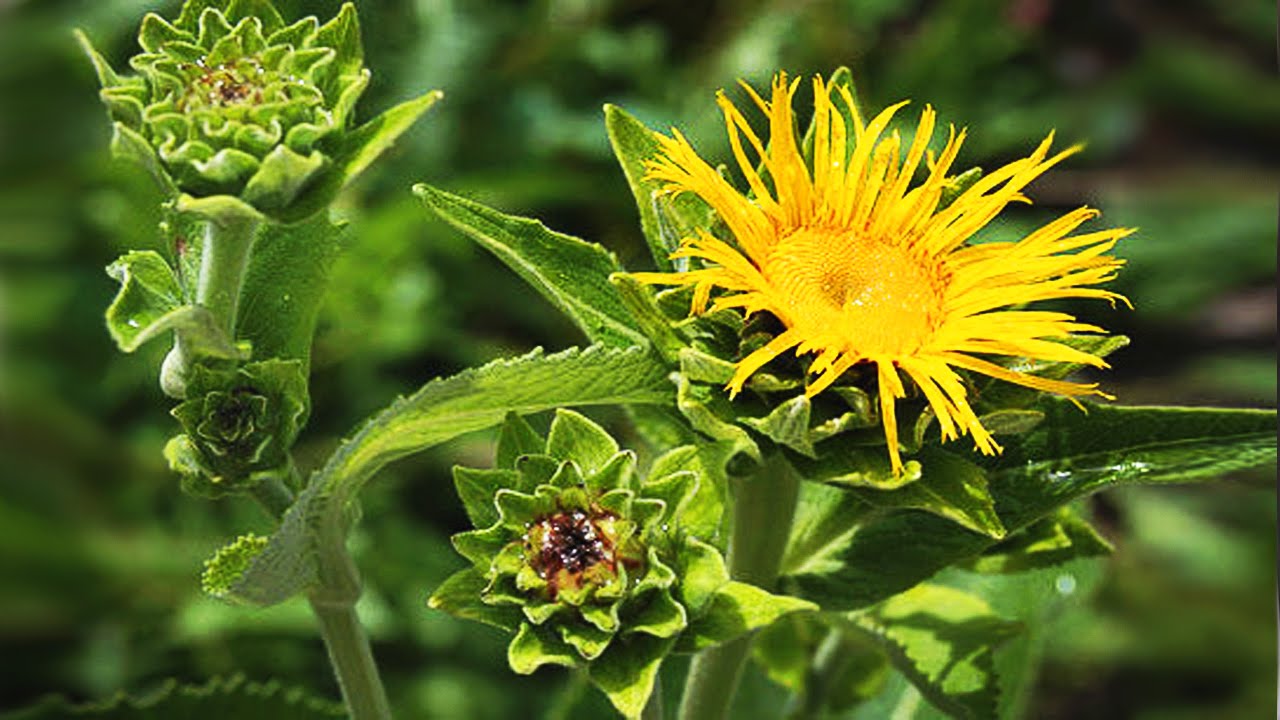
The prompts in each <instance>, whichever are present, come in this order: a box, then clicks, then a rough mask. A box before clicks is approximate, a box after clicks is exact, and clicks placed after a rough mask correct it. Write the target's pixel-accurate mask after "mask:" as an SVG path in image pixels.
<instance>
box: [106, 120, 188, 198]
mask: <svg viewBox="0 0 1280 720" xmlns="http://www.w3.org/2000/svg"><path fill="white" fill-rule="evenodd" d="M111 155H112V157H115V158H119V159H122V160H127V161H129V162H133V163H137V164H138V165H139V166H141V167H142V168H143V169H144V170H146V171H147V173H148V174H149V175H151V178H152V179H153V180H155V181H156V184H157V185H159V186H160V189H161V190H162V191H163V192H164V194H165V195H166V196H169V197H171V196H173V195H176V194H177V193H178V186H177V185H175V184H174V182H173V178H171V177H170V176H169V172H168V171H167V170H165V168H164V165H162V164H161V162H160V157H159V156H158V155H156V151H155V150H154V149H152V147H151V143H149V142H147V140H146V138H144V137H142V135H140V134H138V132H137V131H135V130H133V129H131V128H129V127H128V126H126V125H125V124H124V123H122V122H114V123H112V124H111Z"/></svg>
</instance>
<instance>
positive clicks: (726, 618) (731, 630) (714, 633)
mask: <svg viewBox="0 0 1280 720" xmlns="http://www.w3.org/2000/svg"><path fill="white" fill-rule="evenodd" d="M817 609H818V606H817V605H816V604H814V603H812V602H810V601H808V600H803V599H801V598H796V597H791V596H789V595H777V594H774V593H771V592H769V591H767V590H763V589H761V588H758V587H756V586H755V585H751V584H750V583H744V582H739V581H737V580H730V581H729V582H727V583H725V584H724V585H721V586H720V588H719V589H717V590H716V591H715V593H714V594H712V596H711V599H710V602H709V603H708V604H707V606H706V609H705V610H703V612H702V613H701V614H700V615H698V616H697V617H696V618H694V619H693V620H691V621H690V623H689V629H688V630H686V631H685V633H684V634H683V635H682V636H681V637H680V644H681V647H682V648H688V649H696V650H701V649H703V648H708V647H712V646H714V645H720V644H722V643H726V642H729V641H730V640H734V639H736V638H739V637H742V636H743V635H746V634H747V633H749V632H751V631H752V630H756V629H758V628H762V627H764V626H766V625H769V624H770V623H772V622H774V621H775V620H777V619H778V618H780V617H782V616H784V615H787V614H789V613H793V612H800V611H802V610H817Z"/></svg>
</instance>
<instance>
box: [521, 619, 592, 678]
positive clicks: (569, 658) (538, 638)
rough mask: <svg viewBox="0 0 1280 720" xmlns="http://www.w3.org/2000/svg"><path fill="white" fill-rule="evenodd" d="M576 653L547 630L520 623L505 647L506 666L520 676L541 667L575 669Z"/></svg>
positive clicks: (576, 663) (577, 659)
mask: <svg viewBox="0 0 1280 720" xmlns="http://www.w3.org/2000/svg"><path fill="white" fill-rule="evenodd" d="M578 662H579V657H578V653H577V651H575V650H574V649H573V648H572V647H570V646H569V644H568V643H566V642H564V641H563V640H561V639H560V638H559V637H557V636H556V634H555V633H554V632H553V631H551V630H550V629H548V628H545V627H537V626H534V625H530V624H529V623H527V622H525V623H521V624H520V629H519V630H517V631H516V636H515V638H513V639H512V640H511V644H510V645H508V646H507V664H508V665H510V666H511V669H512V670H513V671H515V672H517V673H519V674H521V675H529V674H531V673H532V672H533V671H535V670H537V669H538V668H540V667H542V666H543V665H562V666H564V667H576V666H577V665H578Z"/></svg>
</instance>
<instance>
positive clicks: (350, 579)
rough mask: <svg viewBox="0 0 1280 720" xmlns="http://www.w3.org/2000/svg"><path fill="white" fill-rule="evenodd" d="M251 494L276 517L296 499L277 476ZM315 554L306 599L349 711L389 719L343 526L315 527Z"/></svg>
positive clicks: (369, 719) (363, 719) (355, 717)
mask: <svg viewBox="0 0 1280 720" xmlns="http://www.w3.org/2000/svg"><path fill="white" fill-rule="evenodd" d="M293 472H295V473H296V472H297V470H296V468H294V469H293ZM253 496H254V499H256V500H257V501H258V503H259V504H261V505H262V506H263V507H264V508H266V510H267V511H268V512H269V513H271V515H272V516H273V517H276V518H279V517H281V516H283V515H284V513H285V511H287V510H288V509H289V506H290V505H291V504H292V503H293V499H294V498H293V493H292V492H291V491H290V490H289V488H288V487H287V486H286V485H285V483H284V482H283V481H281V480H279V479H274V478H273V479H270V480H265V481H263V482H261V483H259V484H258V485H256V486H254V490H253ZM316 555H317V557H316V560H317V563H316V564H317V567H318V582H317V583H316V586H315V587H314V588H313V589H312V590H311V592H309V593H308V594H307V600H308V601H309V602H310V603H311V611H312V612H313V613H315V616H316V620H317V621H319V623H320V636H321V637H322V638H324V646H325V649H326V650H328V652H329V663H330V664H331V665H332V666H333V672H334V675H336V676H337V679H338V687H339V688H340V689H341V690H342V700H343V702H344V703H345V704H346V706H347V712H349V713H350V714H351V718H352V720H391V704H390V703H389V702H388V701H387V691H386V690H385V689H384V688H383V686H382V678H381V677H380V676H379V675H378V665H377V663H375V662H374V660H373V650H372V649H371V648H370V647H369V636H368V635H367V634H366V633H365V631H364V627H363V626H362V625H361V624H360V619H359V617H357V615H356V601H357V600H359V599H360V591H361V583H360V573H359V571H358V570H357V569H356V565H355V562H354V561H353V560H352V559H351V554H350V553H349V552H347V546H346V532H345V528H343V527H341V526H340V525H335V524H333V523H326V524H324V525H322V526H321V527H320V528H317V538H316Z"/></svg>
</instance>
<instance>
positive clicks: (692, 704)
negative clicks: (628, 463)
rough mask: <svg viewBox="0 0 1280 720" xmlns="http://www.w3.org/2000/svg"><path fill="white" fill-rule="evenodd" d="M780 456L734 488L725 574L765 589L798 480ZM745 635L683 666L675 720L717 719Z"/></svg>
mask: <svg viewBox="0 0 1280 720" xmlns="http://www.w3.org/2000/svg"><path fill="white" fill-rule="evenodd" d="M799 482H800V481H799V478H798V477H797V476H796V474H795V471H794V470H792V469H791V466H790V465H788V464H787V462H786V460H784V459H783V458H782V456H781V455H773V456H771V457H770V458H768V459H767V460H766V462H765V464H764V466H763V467H761V468H760V470H759V472H757V473H756V474H755V475H753V476H751V477H747V478H743V479H741V481H740V482H738V483H737V484H736V485H735V486H734V499H733V516H732V519H731V525H732V528H733V535H732V536H731V537H730V539H729V557H728V564H729V576H730V577H732V578H733V579H734V580H740V581H742V582H749V583H751V584H753V585H756V586H759V587H762V588H765V589H766V590H768V589H771V588H772V586H773V584H774V582H775V581H776V580H777V579H778V568H779V565H780V564H781V562H782V554H783V551H784V550H786V546H787V538H788V537H789V536H790V534H791V522H792V519H793V518H794V516H795V509H796V498H797V497H798V494H799V490H800V484H799ZM751 639H752V636H751V635H745V636H743V637H740V638H738V639H736V640H733V641H731V642H728V643H725V644H724V645H719V646H717V647H713V648H709V649H707V650H704V651H702V652H701V653H699V654H698V655H697V656H696V657H694V659H693V663H692V664H691V665H690V666H689V676H688V679H687V680H686V681H685V687H684V697H683V698H682V700H681V702H680V716H679V717H680V720H721V719H722V718H724V717H726V716H727V715H728V712H729V707H730V706H731V705H732V704H733V696H734V694H735V692H736V691H737V689H738V681H739V679H740V678H741V676H742V668H743V666H744V664H745V663H746V659H747V652H748V650H750V648H751Z"/></svg>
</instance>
